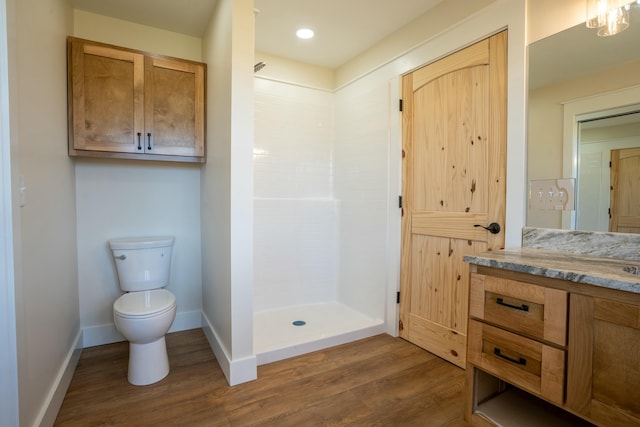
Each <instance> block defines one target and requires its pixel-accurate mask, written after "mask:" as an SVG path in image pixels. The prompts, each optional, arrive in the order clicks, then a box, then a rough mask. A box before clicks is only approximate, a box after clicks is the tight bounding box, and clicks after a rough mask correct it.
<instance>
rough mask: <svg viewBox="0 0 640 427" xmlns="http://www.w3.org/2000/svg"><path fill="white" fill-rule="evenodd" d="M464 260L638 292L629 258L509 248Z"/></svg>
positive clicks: (639, 268)
mask: <svg viewBox="0 0 640 427" xmlns="http://www.w3.org/2000/svg"><path fill="white" fill-rule="evenodd" d="M464 261H465V262H468V263H470V264H476V265H482V266H485V267H494V268H501V269H503V270H510V271H517V272H522V273H529V274H533V275H536V276H544V277H550V278H553V279H562V280H568V281H571V282H576V283H586V284H589V285H594V286H601V287H605V288H610V289H617V290H622V291H628V292H634V293H637V294H640V262H638V261H633V260H625V259H614V258H605V257H601V256H593V255H584V254H575V253H569V252H560V251H554V250H546V249H532V248H513V249H503V250H499V251H492V252H483V253H480V254H477V255H468V256H465V257H464ZM625 268H626V269H627V270H628V271H629V272H627V271H625V270H624V269H625ZM634 272H635V274H634Z"/></svg>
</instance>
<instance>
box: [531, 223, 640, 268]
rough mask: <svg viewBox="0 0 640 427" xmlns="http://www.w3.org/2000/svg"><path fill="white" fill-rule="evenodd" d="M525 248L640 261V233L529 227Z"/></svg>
mask: <svg viewBox="0 0 640 427" xmlns="http://www.w3.org/2000/svg"><path fill="white" fill-rule="evenodd" d="M522 247H523V248H532V249H545V250H553V251H560V252H570V253H574V254H582V255H593V256H601V257H607V258H616V259H626V260H633V261H640V234H629V233H603V232H597V231H579V230H557V229H549V228H534V227H525V228H523V229H522Z"/></svg>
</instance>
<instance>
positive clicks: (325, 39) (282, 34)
mask: <svg viewBox="0 0 640 427" xmlns="http://www.w3.org/2000/svg"><path fill="white" fill-rule="evenodd" d="M442 1H445V0H393V1H391V0H322V1H317V0H255V9H256V27H255V32H256V41H255V46H256V50H258V51H260V52H264V53H268V54H271V55H276V56H281V57H284V58H288V59H292V60H296V61H300V62H304V63H308V64H313V65H317V66H322V67H327V68H337V67H339V66H340V65H342V64H344V63H345V62H347V61H348V60H350V59H352V58H353V57H355V56H357V55H358V54H360V53H362V52H364V51H365V50H367V49H368V48H369V47H371V46H373V45H375V44H376V43H377V42H379V41H380V40H382V39H384V38H385V37H387V36H388V35H390V34H392V33H393V32H395V31H397V30H398V29H400V28H402V27H404V26H405V25H406V24H408V23H409V22H411V21H413V20H414V19H416V18H418V17H419V16H421V15H423V14H425V13H426V12H427V11H428V10H429V9H431V8H433V7H434V6H436V5H437V4H438V3H441V2H442ZM71 3H72V5H73V7H74V8H77V9H81V10H85V11H88V12H92V13H97V14H100V15H105V16H110V17H113V18H117V19H122V20H126V21H130V22H135V23H138V24H143V25H149V26H152V27H156V28H162V29H166V30H169V31H174V32H178V33H183V34H187V35H191V36H194V37H201V36H202V35H203V33H204V31H205V29H206V27H207V24H208V23H209V18H210V17H211V15H212V13H213V10H214V8H215V4H216V0H188V1H185V0H71ZM185 5H188V7H185ZM300 26H307V27H310V28H311V29H313V30H314V31H315V33H316V37H314V38H313V39H311V40H304V41H303V40H297V39H296V37H295V31H296V30H297V29H298V28H299V27H300Z"/></svg>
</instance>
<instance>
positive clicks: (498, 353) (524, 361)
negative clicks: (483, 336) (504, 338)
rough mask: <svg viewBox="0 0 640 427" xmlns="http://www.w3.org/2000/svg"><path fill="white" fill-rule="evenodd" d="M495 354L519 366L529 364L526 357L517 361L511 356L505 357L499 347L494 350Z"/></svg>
mask: <svg viewBox="0 0 640 427" xmlns="http://www.w3.org/2000/svg"><path fill="white" fill-rule="evenodd" d="M493 354H495V355H496V356H498V357H502V358H503V359H505V360H508V361H509V362H512V363H515V364H518V365H522V366H525V365H526V364H527V359H525V358H524V357H518V358H517V359H514V358H511V357H509V356H505V355H504V354H502V351H501V350H500V349H499V348H498V347H495V348H494V349H493Z"/></svg>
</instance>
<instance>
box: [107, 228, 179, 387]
mask: <svg viewBox="0 0 640 427" xmlns="http://www.w3.org/2000/svg"><path fill="white" fill-rule="evenodd" d="M173 242H174V238H173V237H171V236H167V237H141V238H126V239H112V240H109V246H110V247H111V251H112V252H113V258H114V260H115V263H116V270H117V271H118V279H119V282H120V288H121V289H122V290H123V291H125V292H126V293H125V294H124V295H122V296H121V297H120V298H118V299H117V300H116V301H115V302H114V303H113V319H114V322H115V325H116V328H117V329H118V331H120V333H121V334H122V335H123V336H124V337H125V338H126V339H127V340H128V341H129V372H128V375H127V378H128V380H129V382H130V383H131V384H133V385H147V384H153V383H155V382H157V381H160V380H161V379H163V378H164V377H166V376H167V375H168V374H169V358H168V356H167V346H166V343H165V339H164V336H165V334H166V333H167V331H168V330H169V328H170V327H171V324H172V323H173V319H175V317H176V297H175V296H174V295H173V294H172V293H171V292H169V291H168V290H166V289H162V288H164V287H165V286H167V285H168V284H169V270H170V268H171V251H172V248H173Z"/></svg>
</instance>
